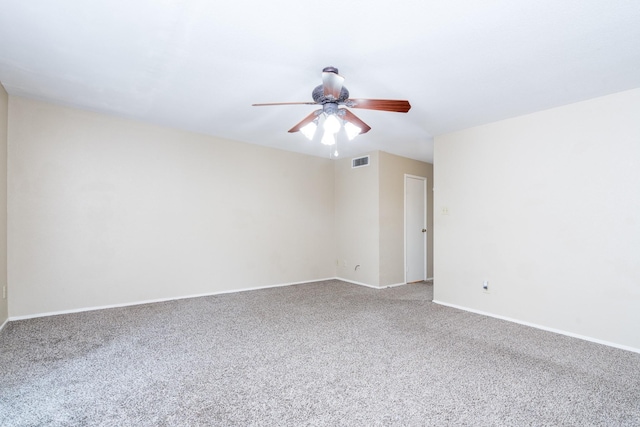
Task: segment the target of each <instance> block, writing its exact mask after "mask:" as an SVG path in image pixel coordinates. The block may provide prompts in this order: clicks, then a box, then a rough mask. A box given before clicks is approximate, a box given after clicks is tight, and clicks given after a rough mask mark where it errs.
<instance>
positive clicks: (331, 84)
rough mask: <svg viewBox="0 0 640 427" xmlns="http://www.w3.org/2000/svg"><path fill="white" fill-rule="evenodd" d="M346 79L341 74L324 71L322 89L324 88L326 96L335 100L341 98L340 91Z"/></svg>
mask: <svg viewBox="0 0 640 427" xmlns="http://www.w3.org/2000/svg"><path fill="white" fill-rule="evenodd" d="M343 83H344V77H342V76H341V75H340V74H337V73H332V72H327V71H324V72H323V73H322V87H323V88H324V96H333V97H334V98H335V99H338V98H340V91H341V90H342V84H343Z"/></svg>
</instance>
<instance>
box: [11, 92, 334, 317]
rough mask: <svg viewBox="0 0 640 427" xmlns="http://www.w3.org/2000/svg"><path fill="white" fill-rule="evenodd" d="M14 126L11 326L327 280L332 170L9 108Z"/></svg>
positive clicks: (284, 155) (193, 137)
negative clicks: (86, 311) (85, 311)
mask: <svg viewBox="0 0 640 427" xmlns="http://www.w3.org/2000/svg"><path fill="white" fill-rule="evenodd" d="M9 123H10V124H11V125H10V127H9V147H8V150H9V165H8V203H9V207H8V210H9V219H8V230H9V234H8V248H9V252H8V273H9V277H8V280H9V284H10V288H11V292H10V293H9V315H10V316H11V317H14V316H16V317H19V316H28V315H33V314H43V313H48V312H56V311H63V310H73V309H82V308H90V307H96V306H105V305H112V304H123V303H133V302H139V301H145V300H153V299H162V298H173V297H181V296H187V295H197V294H206V293H214V292H220V291H230V290H238V289H245V288H253V287H261V286H268V285H276V284H283V283H292V282H301V281H310V280H315V279H323V278H329V277H334V276H335V252H334V250H335V241H334V233H333V232H331V231H332V230H334V208H333V207H334V194H333V191H334V185H333V184H334V183H333V179H334V175H333V174H334V170H333V163H332V161H331V160H329V159H322V158H317V157H311V156H304V155H300V154H295V153H290V152H285V151H279V150H274V149H269V148H265V147H259V146H255V145H249V144H243V143H237V142H230V141H225V140H221V139H217V138H213V137H209V136H203V135H197V134H193V133H188V132H182V131H177V130H171V129H167V128H163V127H159V126H153V125H148V124H144V123H140V122H135V121H129V120H124V119H119V118H115V117H111V116H106V115H102V114H97V113H92V112H87V111H81V110H75V109H70V108H64V107H60V106H54V105H50V104H45V103H42V102H38V101H33V100H28V99H24V98H19V97H14V96H10V97H9ZM328 230H329V231H328Z"/></svg>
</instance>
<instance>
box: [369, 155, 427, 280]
mask: <svg viewBox="0 0 640 427" xmlns="http://www.w3.org/2000/svg"><path fill="white" fill-rule="evenodd" d="M379 169H380V171H379V186H380V198H379V199H380V200H379V201H380V208H379V209H380V244H379V246H380V286H389V285H395V284H398V283H404V279H405V276H404V251H405V248H404V240H405V239H404V237H405V236H404V233H405V231H404V177H405V174H408V175H415V176H420V177H424V178H426V179H427V277H432V275H433V232H432V230H433V209H432V206H433V165H431V164H429V163H424V162H420V161H418V160H412V159H407V158H405V157H399V156H395V155H393V154H389V153H385V152H380V161H379Z"/></svg>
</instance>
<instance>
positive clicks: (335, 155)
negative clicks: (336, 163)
mask: <svg viewBox="0 0 640 427" xmlns="http://www.w3.org/2000/svg"><path fill="white" fill-rule="evenodd" d="M333 157H338V150H337V149H336V151H334V152H333Z"/></svg>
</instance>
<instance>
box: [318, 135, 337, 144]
mask: <svg viewBox="0 0 640 427" xmlns="http://www.w3.org/2000/svg"><path fill="white" fill-rule="evenodd" d="M320 142H322V143H323V144H324V145H333V144H335V143H336V137H335V136H334V134H332V133H331V132H325V133H324V135H322V139H321V140H320Z"/></svg>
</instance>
